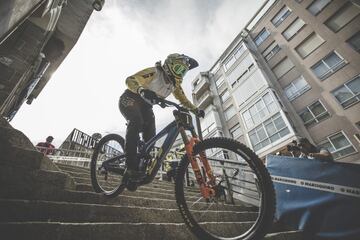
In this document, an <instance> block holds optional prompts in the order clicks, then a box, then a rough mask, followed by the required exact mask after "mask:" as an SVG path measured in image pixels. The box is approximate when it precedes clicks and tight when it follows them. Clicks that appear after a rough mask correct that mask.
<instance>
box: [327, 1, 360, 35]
mask: <svg viewBox="0 0 360 240" xmlns="http://www.w3.org/2000/svg"><path fill="white" fill-rule="evenodd" d="M359 13H360V7H359V6H358V5H357V4H354V3H352V2H351V1H350V2H347V3H346V4H345V5H344V6H343V7H342V8H341V9H340V10H339V11H337V12H336V13H335V14H334V15H332V16H331V17H330V18H329V19H328V20H326V22H325V25H326V26H328V28H330V29H331V30H332V31H334V32H338V31H339V30H340V29H341V28H343V27H344V26H345V25H346V24H348V23H349V22H350V21H351V20H353V19H354V18H355V17H356V16H357V15H358V14H359Z"/></svg>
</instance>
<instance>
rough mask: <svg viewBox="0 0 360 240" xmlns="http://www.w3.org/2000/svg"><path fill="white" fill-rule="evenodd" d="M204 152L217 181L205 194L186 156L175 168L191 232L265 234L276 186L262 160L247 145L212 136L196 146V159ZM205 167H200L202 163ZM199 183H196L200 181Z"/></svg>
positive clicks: (248, 239) (212, 237)
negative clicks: (208, 193)
mask: <svg viewBox="0 0 360 240" xmlns="http://www.w3.org/2000/svg"><path fill="white" fill-rule="evenodd" d="M200 153H201V154H202V155H203V154H205V155H206V158H207V160H208V162H209V164H210V166H211V169H212V171H213V174H214V175H215V176H216V181H215V182H214V181H209V179H206V177H205V171H201V172H202V176H203V178H204V179H205V180H206V182H207V184H208V185H209V187H210V188H211V189H212V194H211V196H210V197H209V198H206V199H205V198H204V197H203V196H202V194H201V193H200V191H199V187H190V185H193V184H189V183H193V182H195V183H196V179H195V176H194V173H193V171H192V168H191V167H190V166H189V159H188V157H187V156H186V155H185V156H184V157H183V158H182V160H181V162H180V164H179V167H178V169H177V175H176V183H175V194H176V201H177V204H178V207H179V209H180V212H181V215H182V217H183V219H184V221H185V223H186V225H187V226H188V228H189V229H190V230H191V232H192V233H193V234H195V235H196V236H197V237H198V238H199V239H206V240H217V239H222V240H226V239H228V240H230V239H231V240H235V239H236V240H255V239H262V237H264V235H265V234H266V233H267V232H268V231H269V229H270V227H271V225H272V222H273V217H274V212H275V192H274V187H273V184H272V181H271V178H270V175H269V173H268V172H267V170H266V168H265V166H264V164H263V163H262V162H261V160H260V159H259V158H258V156H257V155H256V154H255V153H254V152H253V151H252V150H250V149H249V148H247V147H246V146H245V145H243V144H241V143H239V142H237V141H234V140H232V139H227V138H210V139H206V140H204V141H203V142H200V143H198V144H196V145H195V146H194V149H193V156H194V159H195V160H196V161H197V162H198V164H199V166H201V163H200V156H199V155H200ZM201 169H202V167H201ZM196 186H197V185H196Z"/></svg>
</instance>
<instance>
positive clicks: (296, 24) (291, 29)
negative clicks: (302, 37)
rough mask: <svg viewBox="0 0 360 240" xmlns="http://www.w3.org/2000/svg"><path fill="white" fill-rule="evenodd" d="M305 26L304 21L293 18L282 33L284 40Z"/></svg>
mask: <svg viewBox="0 0 360 240" xmlns="http://www.w3.org/2000/svg"><path fill="white" fill-rule="evenodd" d="M304 26H305V22H304V21H303V20H302V19H301V18H297V19H295V21H293V22H292V23H291V24H290V25H289V26H288V27H287V28H286V29H285V31H284V32H283V33H282V35H283V36H284V37H285V39H286V40H288V41H290V40H291V39H292V38H293V37H295V35H296V34H298V33H299V32H300V31H301V29H303V27H304Z"/></svg>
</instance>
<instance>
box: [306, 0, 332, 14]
mask: <svg viewBox="0 0 360 240" xmlns="http://www.w3.org/2000/svg"><path fill="white" fill-rule="evenodd" d="M330 2H331V0H315V1H313V2H312V3H311V4H310V5H309V7H308V8H307V9H308V10H309V12H311V14H312V15H314V16H316V15H318V14H319V13H320V12H321V10H323V9H324V8H325V7H326V6H327V5H328V4H329V3H330Z"/></svg>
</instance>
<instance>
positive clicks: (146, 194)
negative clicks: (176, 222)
mask: <svg viewBox="0 0 360 240" xmlns="http://www.w3.org/2000/svg"><path fill="white" fill-rule="evenodd" d="M76 190H78V191H89V192H91V191H94V189H93V187H92V186H91V185H90V184H76ZM121 195H127V196H138V197H146V198H162V199H170V200H174V199H175V193H162V192H154V191H146V190H141V189H140V188H139V189H138V190H136V191H135V192H131V191H127V190H126V189H125V190H124V192H122V193H121ZM199 198H200V194H199V196H196V195H192V196H188V195H186V199H190V200H192V201H196V200H198V199H199Z"/></svg>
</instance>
